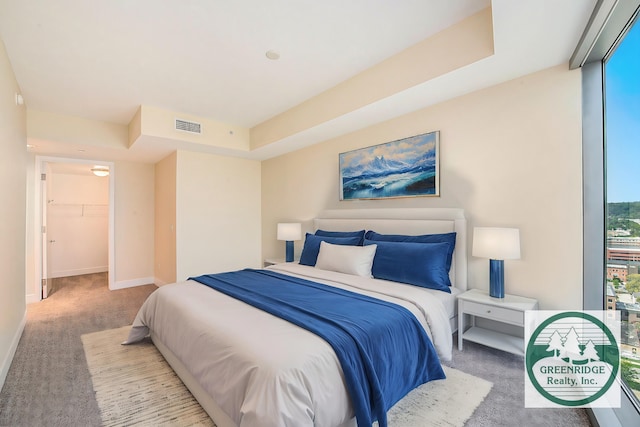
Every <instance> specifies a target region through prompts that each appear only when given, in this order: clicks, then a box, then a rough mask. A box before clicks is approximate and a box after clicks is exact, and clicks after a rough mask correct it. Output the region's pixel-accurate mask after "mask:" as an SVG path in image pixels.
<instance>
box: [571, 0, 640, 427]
mask: <svg viewBox="0 0 640 427" xmlns="http://www.w3.org/2000/svg"><path fill="white" fill-rule="evenodd" d="M607 4H608V5H609V7H605V6H607ZM598 9H600V10H598ZM639 10H640V1H638V0H626V1H622V2H602V1H601V2H599V3H598V7H596V12H595V13H594V16H593V17H592V20H591V22H590V26H589V27H588V28H587V30H586V31H585V34H584V36H583V40H582V41H581V45H579V46H578V49H577V50H576V52H578V51H579V50H580V48H581V47H582V48H584V47H585V46H588V47H589V52H587V53H586V56H585V57H584V59H581V58H575V59H576V60H577V61H583V64H584V66H583V204H584V267H583V268H584V272H583V273H584V308H585V309H598V310H602V309H606V310H619V311H620V314H621V320H622V328H621V329H622V334H621V337H620V343H621V350H622V351H621V374H622V375H621V377H622V383H623V384H622V396H621V397H622V401H621V407H620V408H610V409H608V411H609V412H607V409H605V408H602V409H600V408H598V409H593V413H594V414H595V416H596V418H597V420H598V423H599V424H600V425H615V424H620V425H623V426H624V425H638V424H639V423H640V400H639V399H638V397H640V342H639V333H640V305H638V301H640V294H638V293H637V292H639V291H640V274H638V273H639V268H640V256H638V255H640V184H639V183H640V179H639V178H640V169H639V168H638V167H637V162H638V160H639V159H640V139H639V135H640V24H638V23H637V16H638V11H639ZM590 32H591V33H592V34H596V36H595V37H594V38H593V39H592V40H589V37H588V35H589V33H590ZM572 60H573V59H572ZM611 414H612V415H611Z"/></svg>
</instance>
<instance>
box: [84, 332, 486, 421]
mask: <svg viewBox="0 0 640 427" xmlns="http://www.w3.org/2000/svg"><path fill="white" fill-rule="evenodd" d="M129 329H130V327H129V326H126V327H124V328H119V329H111V330H107V331H101V332H95V333H92V334H86V335H83V336H82V344H83V346H84V351H85V354H86V356H87V363H88V365H89V372H91V380H92V381H93V388H94V390H95V392H96V400H97V401H98V406H99V407H100V413H101V415H102V421H103V425H104V426H133V425H135V426H179V427H182V426H214V425H215V424H214V423H213V422H212V421H211V419H210V418H209V417H208V416H207V414H206V412H204V410H203V409H202V408H201V407H200V405H199V404H198V402H197V401H196V400H195V398H194V397H193V396H192V395H191V393H190V392H189V390H187V388H186V387H185V386H184V384H182V381H180V379H179V378H178V377H177V375H176V374H175V373H174V372H173V370H172V369H171V367H170V366H169V365H168V364H167V362H166V361H165V360H164V358H163V357H162V355H161V354H160V353H159V352H158V350H156V348H155V346H154V345H153V344H151V343H150V342H144V343H140V344H135V345H129V346H123V345H120V343H121V342H122V341H124V340H125V339H126V338H127V335H128V333H129ZM445 372H446V374H447V379H446V380H440V381H432V382H429V383H427V384H423V385H422V386H420V387H418V388H417V389H415V390H413V391H412V392H411V393H409V394H408V395H407V396H406V397H405V398H404V399H402V400H401V401H400V402H398V403H397V404H396V405H395V406H394V407H393V408H391V410H390V411H389V414H388V421H389V426H390V427H424V426H449V427H457V426H460V427H461V426H463V425H464V423H465V422H466V421H467V420H468V419H469V417H471V415H472V414H473V411H475V409H476V408H477V407H478V405H480V403H482V401H483V400H484V398H485V397H486V396H487V394H488V393H489V391H490V390H491V387H492V386H493V384H492V383H490V382H489V381H486V380H483V379H481V378H477V377H474V376H472V375H469V374H465V373H464V372H461V371H458V370H456V369H453V368H449V367H446V366H445Z"/></svg>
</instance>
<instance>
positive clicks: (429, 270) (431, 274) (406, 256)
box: [364, 239, 451, 293]
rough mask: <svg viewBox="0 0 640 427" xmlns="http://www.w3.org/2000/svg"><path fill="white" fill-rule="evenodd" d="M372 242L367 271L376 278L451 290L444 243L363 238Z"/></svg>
mask: <svg viewBox="0 0 640 427" xmlns="http://www.w3.org/2000/svg"><path fill="white" fill-rule="evenodd" d="M364 245H365V247H366V246H368V245H376V246H377V248H376V254H375V257H374V258H373V267H372V268H371V273H372V274H373V277H375V278H376V279H384V280H391V281H394V282H401V283H408V284H410V285H415V286H421V287H423V288H430V289H437V290H440V291H444V292H448V293H451V290H450V289H449V287H450V286H451V280H450V279H449V272H448V270H447V249H448V247H449V244H448V243H413V242H384V241H371V240H366V239H365V241H364Z"/></svg>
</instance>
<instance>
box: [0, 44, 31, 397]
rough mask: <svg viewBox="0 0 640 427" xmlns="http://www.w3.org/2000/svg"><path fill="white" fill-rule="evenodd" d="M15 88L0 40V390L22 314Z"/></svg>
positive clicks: (23, 153)
mask: <svg viewBox="0 0 640 427" xmlns="http://www.w3.org/2000/svg"><path fill="white" fill-rule="evenodd" d="M19 92H20V89H19V87H18V83H17V82H16V80H15V77H14V74H13V69H12V68H11V64H10V63H9V59H8V58H7V53H6V51H5V48H4V44H3V43H2V41H0V197H1V200H2V203H0V236H1V237H0V388H2V385H3V384H4V380H5V378H6V376H7V372H8V370H9V366H10V365H11V360H12V358H13V354H14V353H15V350H16V347H17V345H18V341H19V339H20V335H21V333H22V329H23V328H24V322H25V315H26V302H25V293H24V286H25V256H26V252H25V220H26V173H25V171H26V169H27V132H26V113H25V107H24V106H18V105H16V103H15V94H16V93H19Z"/></svg>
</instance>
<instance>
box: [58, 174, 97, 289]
mask: <svg viewBox="0 0 640 427" xmlns="http://www.w3.org/2000/svg"><path fill="white" fill-rule="evenodd" d="M89 167H90V166H87V170H88V169H89ZM47 187H48V189H47V198H48V199H49V203H48V204H47V218H48V220H47V239H48V240H49V241H50V242H51V241H53V242H51V243H49V244H48V247H47V253H48V257H49V262H48V273H49V274H48V276H49V277H50V278H56V277H68V276H76V275H80V274H89V273H98V272H104V271H109V254H108V249H109V239H108V237H109V178H107V177H97V176H94V175H89V174H84V175H80V174H69V173H56V172H53V173H50V174H49V175H48V176H47Z"/></svg>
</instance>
